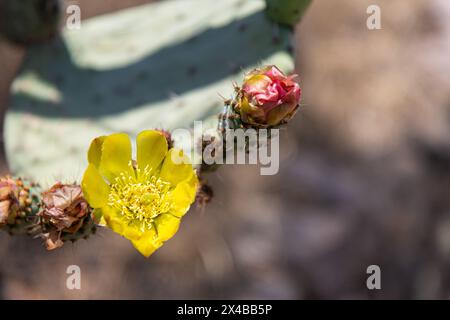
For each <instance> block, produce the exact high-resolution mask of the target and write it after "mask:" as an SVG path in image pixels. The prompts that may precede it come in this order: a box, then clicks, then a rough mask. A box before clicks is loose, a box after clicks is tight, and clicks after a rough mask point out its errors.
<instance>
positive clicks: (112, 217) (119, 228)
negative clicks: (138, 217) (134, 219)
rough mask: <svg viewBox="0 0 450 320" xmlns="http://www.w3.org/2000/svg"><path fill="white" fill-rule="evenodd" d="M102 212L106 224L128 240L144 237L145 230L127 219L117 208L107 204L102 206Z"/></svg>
mask: <svg viewBox="0 0 450 320" xmlns="http://www.w3.org/2000/svg"><path fill="white" fill-rule="evenodd" d="M102 212H103V218H104V221H105V222H106V225H107V226H108V227H109V228H110V229H111V230H112V231H114V232H115V233H118V234H120V235H121V236H123V237H125V238H127V239H128V240H137V239H139V238H141V237H142V234H143V232H142V231H141V230H140V229H139V228H138V227H137V226H135V225H134V224H130V223H129V222H128V221H125V220H124V219H123V218H122V215H121V213H120V212H119V211H118V210H117V209H115V208H113V207H110V206H107V207H103V208H102Z"/></svg>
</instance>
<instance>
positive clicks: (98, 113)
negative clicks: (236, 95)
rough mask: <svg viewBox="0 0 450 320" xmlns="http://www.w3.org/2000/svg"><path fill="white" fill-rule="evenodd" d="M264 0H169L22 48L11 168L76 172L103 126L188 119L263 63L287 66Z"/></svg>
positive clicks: (130, 129)
mask: <svg viewBox="0 0 450 320" xmlns="http://www.w3.org/2000/svg"><path fill="white" fill-rule="evenodd" d="M264 8H265V3H264V1H263V0H251V1H249V0H245V1H243V0H215V1H211V0H171V1H164V2H158V3H153V4H148V5H144V6H140V7H135V8H132V9H127V10H123V11H120V12H118V13H113V14H108V15H104V16H100V17H96V18H92V19H90V20H86V21H83V22H82V27H81V29H80V30H65V31H64V32H63V33H62V36H61V37H60V38H59V39H56V40H55V41H53V42H52V43H50V44H46V45H41V46H36V47H33V48H31V49H30V50H28V53H27V56H26V60H25V63H24V65H23V67H22V70H21V72H20V74H19V75H18V77H17V78H16V80H15V81H14V84H13V86H12V99H11V100H10V106H9V107H10V108H9V111H8V113H7V117H6V124H5V127H6V128H5V140H6V148H7V156H8V161H9V164H10V167H11V169H12V170H13V173H14V174H16V175H20V176H25V177H29V178H32V179H35V180H36V181H38V182H39V183H41V184H42V185H43V186H45V185H51V184H53V182H54V181H55V180H61V181H62V182H73V181H75V180H77V181H79V179H80V177H81V176H82V174H83V172H84V170H85V168H86V162H87V161H86V152H87V149H88V146H89V144H90V141H91V140H92V139H93V138H94V137H96V136H99V135H105V134H110V133H112V132H127V133H129V134H130V135H131V137H132V138H133V137H134V136H135V135H137V133H139V132H140V131H141V130H144V129H149V128H164V129H168V130H173V129H175V128H180V127H190V126H191V125H192V123H193V121H194V120H201V119H206V118H208V117H211V116H212V115H214V114H217V113H219V112H220V111H221V109H222V106H223V103H222V99H221V98H220V96H219V94H221V95H223V96H224V97H227V98H229V97H231V95H232V93H233V86H232V81H238V82H239V81H241V77H242V73H243V72H244V71H246V70H248V69H249V68H251V67H255V66H258V65H261V64H276V65H277V66H279V67H280V68H281V69H282V70H283V71H285V72H290V71H292V69H293V59H292V57H291V55H290V53H289V52H288V48H289V38H290V35H289V33H288V32H287V31H286V32H285V31H282V34H281V36H279V34H278V33H277V36H278V41H274V39H273V37H272V32H273V30H272V23H271V22H270V21H268V19H267V18H266V15H265V12H264Z"/></svg>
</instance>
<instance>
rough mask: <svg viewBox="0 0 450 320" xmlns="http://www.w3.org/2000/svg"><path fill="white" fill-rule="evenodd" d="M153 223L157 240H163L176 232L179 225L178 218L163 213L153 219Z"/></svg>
mask: <svg viewBox="0 0 450 320" xmlns="http://www.w3.org/2000/svg"><path fill="white" fill-rule="evenodd" d="M155 225H156V230H157V231H158V240H159V241H162V242H164V241H167V240H169V239H170V238H172V237H173V235H174V234H175V233H177V231H178V227H179V226H180V218H177V217H175V216H173V215H171V214H167V213H163V214H161V215H159V216H158V217H157V218H156V219H155Z"/></svg>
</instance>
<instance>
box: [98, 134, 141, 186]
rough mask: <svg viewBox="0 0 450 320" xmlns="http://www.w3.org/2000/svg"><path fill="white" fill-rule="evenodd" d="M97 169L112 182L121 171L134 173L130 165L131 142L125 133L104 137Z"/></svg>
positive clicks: (129, 173)
mask: <svg viewBox="0 0 450 320" xmlns="http://www.w3.org/2000/svg"><path fill="white" fill-rule="evenodd" d="M99 171H100V173H101V174H102V175H103V176H105V177H106V178H107V179H108V180H109V182H113V181H114V179H115V178H116V177H117V176H119V175H120V174H121V173H125V174H127V175H132V174H134V172H133V168H132V166H131V142H130V138H129V137H128V135H127V134H125V133H115V134H112V135H110V136H108V137H106V138H105V140H104V141H103V148H102V156H101V160H100V166H99Z"/></svg>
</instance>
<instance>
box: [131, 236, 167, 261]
mask: <svg viewBox="0 0 450 320" xmlns="http://www.w3.org/2000/svg"><path fill="white" fill-rule="evenodd" d="M155 238H156V235H155V231H154V230H153V229H152V230H149V231H147V232H146V233H145V234H144V235H143V236H142V237H141V238H139V239H138V240H132V241H131V243H132V244H133V246H134V247H135V248H136V249H137V250H138V251H139V252H140V253H141V254H142V255H143V256H144V257H146V258H148V257H149V256H150V255H151V254H152V253H153V252H155V251H156V250H157V249H158V248H159V247H161V246H162V242H158V241H155Z"/></svg>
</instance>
